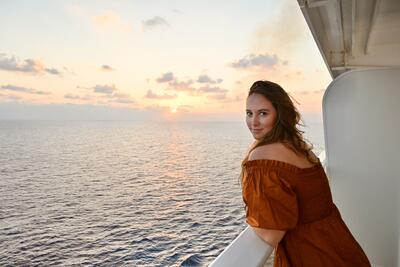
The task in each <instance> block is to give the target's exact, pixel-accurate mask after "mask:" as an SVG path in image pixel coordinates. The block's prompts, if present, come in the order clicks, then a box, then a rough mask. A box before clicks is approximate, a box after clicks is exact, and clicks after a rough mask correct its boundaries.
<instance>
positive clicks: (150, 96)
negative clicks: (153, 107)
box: [144, 90, 177, 99]
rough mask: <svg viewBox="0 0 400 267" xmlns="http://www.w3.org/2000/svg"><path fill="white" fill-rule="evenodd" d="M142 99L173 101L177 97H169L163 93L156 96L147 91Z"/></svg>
mask: <svg viewBox="0 0 400 267" xmlns="http://www.w3.org/2000/svg"><path fill="white" fill-rule="evenodd" d="M144 98H150V99H173V98H177V95H176V94H174V95H169V94H166V93H164V94H163V95H157V94H156V93H153V92H152V91H151V90H148V91H147V93H146V95H145V96H144Z"/></svg>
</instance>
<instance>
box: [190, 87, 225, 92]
mask: <svg viewBox="0 0 400 267" xmlns="http://www.w3.org/2000/svg"><path fill="white" fill-rule="evenodd" d="M197 91H198V92H201V93H226V92H228V90H226V89H222V88H221V87H218V86H214V87H211V86H202V87H200V88H199V89H197Z"/></svg>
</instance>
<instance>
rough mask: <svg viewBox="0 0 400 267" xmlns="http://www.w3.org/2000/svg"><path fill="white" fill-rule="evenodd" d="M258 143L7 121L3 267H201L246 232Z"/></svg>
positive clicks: (221, 130)
mask: <svg viewBox="0 0 400 267" xmlns="http://www.w3.org/2000/svg"><path fill="white" fill-rule="evenodd" d="M305 131H306V136H307V137H308V139H309V140H311V141H312V142H313V143H314V145H315V151H316V153H319V152H320V151H322V150H323V132H322V124H321V123H318V122H317V123H313V122H310V123H309V124H308V128H305ZM252 141H253V139H252V137H251V135H250V133H249V131H248V130H247V128H246V126H245V123H244V122H164V123H160V122H128V121H0V266H206V265H207V264H208V263H210V262H211V261H212V260H213V259H214V258H215V257H216V256H217V255H218V254H219V253H220V252H221V251H222V250H223V249H224V248H225V247H226V246H227V245H228V244H229V243H230V242H231V241H232V240H233V239H234V238H235V237H236V236H237V235H238V234H239V233H240V232H241V231H242V230H243V229H244V228H245V226H246V225H245V223H244V209H243V203H242V198H241V189H240V184H239V180H238V176H239V172H240V164H241V161H242V159H243V157H244V154H245V152H246V150H247V148H248V146H249V145H250V144H251V142H252Z"/></svg>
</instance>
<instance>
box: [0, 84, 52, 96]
mask: <svg viewBox="0 0 400 267" xmlns="http://www.w3.org/2000/svg"><path fill="white" fill-rule="evenodd" d="M1 88H2V89H4V90H8V91H13V92H20V93H28V94H34V95H50V93H49V92H44V91H39V90H36V89H32V88H27V87H22V86H16V85H11V84H8V85H2V86H1Z"/></svg>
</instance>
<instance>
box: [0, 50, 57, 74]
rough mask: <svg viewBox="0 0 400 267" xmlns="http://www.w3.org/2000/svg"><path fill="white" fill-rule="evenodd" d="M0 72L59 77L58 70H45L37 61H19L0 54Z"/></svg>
mask: <svg viewBox="0 0 400 267" xmlns="http://www.w3.org/2000/svg"><path fill="white" fill-rule="evenodd" d="M0 70H5V71H15V72H25V73H33V74H41V73H49V74H53V75H61V72H60V71H59V70H57V69H56V68H46V67H45V65H44V64H43V63H42V62H41V61H39V60H34V59H25V60H23V61H20V60H19V59H17V58H16V57H14V56H11V57H8V56H7V55H6V54H0Z"/></svg>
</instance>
